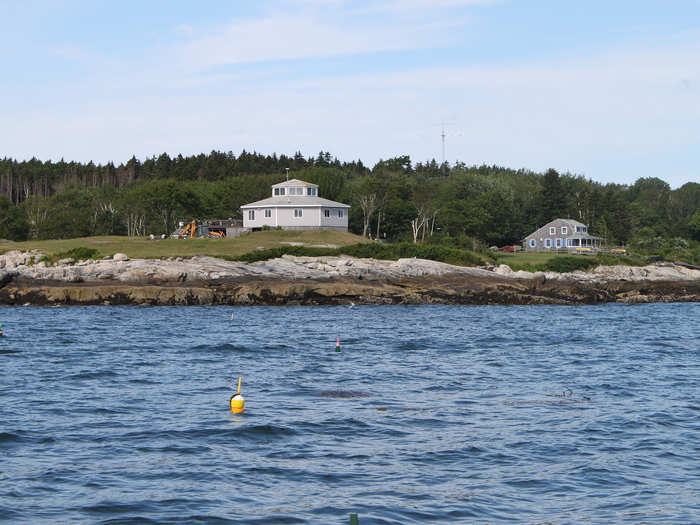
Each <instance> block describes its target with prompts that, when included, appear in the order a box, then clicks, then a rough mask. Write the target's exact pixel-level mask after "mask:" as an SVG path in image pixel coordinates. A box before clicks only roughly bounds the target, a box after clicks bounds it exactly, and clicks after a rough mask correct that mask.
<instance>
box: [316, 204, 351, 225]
mask: <svg viewBox="0 0 700 525" xmlns="http://www.w3.org/2000/svg"><path fill="white" fill-rule="evenodd" d="M325 210H328V211H329V212H330V217H326V214H325ZM338 211H341V212H342V214H343V216H342V217H338ZM320 219H321V223H320V225H321V226H324V227H327V228H328V227H331V228H345V229H347V227H348V209H347V208H321V209H320Z"/></svg>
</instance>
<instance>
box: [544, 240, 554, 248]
mask: <svg viewBox="0 0 700 525" xmlns="http://www.w3.org/2000/svg"><path fill="white" fill-rule="evenodd" d="M544 247H545V248H551V247H552V239H545V240H544Z"/></svg>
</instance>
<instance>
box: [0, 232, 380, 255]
mask: <svg viewBox="0 0 700 525" xmlns="http://www.w3.org/2000/svg"><path fill="white" fill-rule="evenodd" d="M362 242H369V241H367V239H364V238H363V237H360V236H358V235H354V234H352V233H347V232H340V231H333V230H318V231H313V230H299V231H293V230H271V231H262V232H254V233H249V234H246V235H241V236H240V237H234V238H230V239H155V240H150V239H148V238H143V237H140V238H134V239H130V238H128V237H117V236H113V237H82V238H77V239H60V240H45V241H26V242H12V241H5V240H2V241H0V253H4V252H7V251H10V250H21V251H29V250H40V251H41V252H43V253H45V254H47V255H51V254H58V253H64V252H67V251H70V250H72V249H74V248H91V249H95V250H97V251H98V252H99V253H100V254H101V255H102V256H105V255H113V254H115V253H125V254H126V255H128V256H129V257H132V258H146V259H162V258H166V257H191V256H193V255H210V256H212V257H226V258H236V257H240V256H241V255H243V254H245V253H249V252H254V251H258V250H260V249H262V250H268V249H273V248H279V247H281V246H289V244H285V243H303V244H304V246H327V245H335V246H347V245H349V244H357V243H362Z"/></svg>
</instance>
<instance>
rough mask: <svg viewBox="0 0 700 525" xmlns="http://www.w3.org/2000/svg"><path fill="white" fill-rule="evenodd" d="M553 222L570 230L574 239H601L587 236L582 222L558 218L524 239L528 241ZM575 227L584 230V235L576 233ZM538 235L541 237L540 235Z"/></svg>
mask: <svg viewBox="0 0 700 525" xmlns="http://www.w3.org/2000/svg"><path fill="white" fill-rule="evenodd" d="M555 222H557V223H560V224H562V223H563V224H564V225H565V226H568V227H569V228H570V231H571V233H572V234H573V235H575V236H576V237H583V238H590V239H602V237H595V236H593V235H591V234H589V233H588V226H586V225H585V224H583V223H582V222H579V221H577V220H574V219H560V218H558V219H554V220H553V221H549V222H548V223H547V224H545V225H543V226H540V227H539V228H537V229H536V230H535V231H534V232H532V233H531V234H530V235H528V236H526V237H525V239H529V238H530V237H532V236H534V235H537V232H539V231H541V230H544V229H545V228H548V227H549V226H551V225H552V224H554V223H555ZM577 227H582V228H586V232H585V233H584V232H577V231H576V228H577ZM540 235H542V234H540Z"/></svg>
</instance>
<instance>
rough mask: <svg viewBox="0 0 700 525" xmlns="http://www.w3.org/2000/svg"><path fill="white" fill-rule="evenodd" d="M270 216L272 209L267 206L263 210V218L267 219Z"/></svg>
mask: <svg viewBox="0 0 700 525" xmlns="http://www.w3.org/2000/svg"><path fill="white" fill-rule="evenodd" d="M270 217H272V210H271V209H269V208H268V209H266V210H265V218H266V219H269V218H270Z"/></svg>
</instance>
